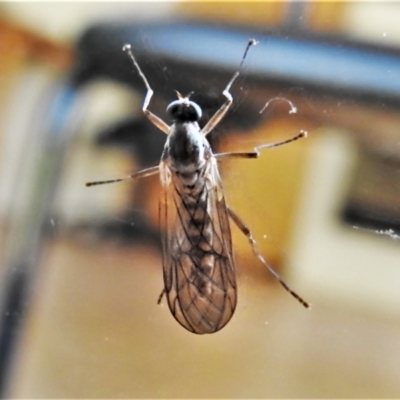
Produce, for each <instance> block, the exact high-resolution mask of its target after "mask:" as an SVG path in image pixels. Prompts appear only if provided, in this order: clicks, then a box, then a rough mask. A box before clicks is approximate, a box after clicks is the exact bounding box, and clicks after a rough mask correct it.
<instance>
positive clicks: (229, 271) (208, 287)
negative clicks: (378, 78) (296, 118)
mask: <svg viewBox="0 0 400 400" xmlns="http://www.w3.org/2000/svg"><path fill="white" fill-rule="evenodd" d="M160 176H161V182H162V186H163V193H162V197H161V200H160V221H161V226H162V227H163V228H164V229H163V234H162V235H163V271H164V285H165V293H166V295H167V300H168V305H169V308H170V310H171V312H172V314H173V316H174V317H175V319H176V320H177V321H178V322H179V323H180V324H181V325H182V326H183V327H184V328H186V329H187V330H189V331H191V332H193V333H197V334H204V333H213V332H216V331H218V330H220V329H221V328H223V327H224V326H225V325H226V324H227V323H228V321H229V320H230V319H231V317H232V315H233V313H234V311H235V307H236V276H235V267H234V264H233V256H232V240H231V232H230V227H229V221H228V213H227V210H226V204H225V199H224V196H223V191H222V185H221V181H220V177H219V173H218V168H217V163H216V160H215V158H214V156H212V157H211V158H210V159H209V160H207V161H206V165H205V167H203V168H202V170H201V172H200V173H199V176H198V178H197V181H196V183H195V184H194V185H192V186H190V187H188V186H185V185H184V184H183V183H182V182H181V179H179V176H178V175H176V174H175V173H174V172H172V171H171V170H170V169H169V168H168V166H167V165H166V164H165V163H164V162H163V161H162V162H161V164H160Z"/></svg>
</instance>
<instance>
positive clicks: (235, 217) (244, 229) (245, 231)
mask: <svg viewBox="0 0 400 400" xmlns="http://www.w3.org/2000/svg"><path fill="white" fill-rule="evenodd" d="M227 211H228V214H229V216H230V217H231V218H232V220H233V222H234V223H235V224H236V226H237V227H238V228H239V229H240V230H241V231H242V232H243V234H244V235H246V237H247V239H248V240H249V243H250V246H251V247H252V249H253V253H254V254H255V256H256V257H257V258H258V259H259V260H260V261H261V263H262V264H263V265H264V266H265V268H267V270H268V271H269V272H270V273H271V274H272V275H273V276H274V277H275V278H276V279H277V280H278V281H279V283H280V284H281V285H282V286H283V287H284V288H285V289H286V290H287V291H288V292H289V293H290V294H291V295H292V296H293V297H294V298H295V299H297V300H298V301H299V302H300V303H301V304H302V305H303V306H304V307H306V308H310V306H311V305H310V304H309V303H307V302H306V301H305V300H303V299H302V298H301V297H300V296H299V295H298V294H297V293H296V292H294V291H293V290H292V289H290V288H289V286H288V285H287V284H286V283H285V282H284V281H283V279H282V278H281V277H280V276H279V275H278V273H277V272H276V271H275V270H274V269H273V268H272V267H270V266H269V265H268V263H267V262H266V261H265V258H264V257H263V256H262V255H261V254H260V251H259V250H258V248H257V242H256V241H255V240H254V239H253V236H252V234H251V231H250V229H249V228H248V227H247V226H246V224H245V223H244V222H243V221H242V220H241V218H240V217H239V216H238V215H237V214H236V213H235V212H234V211H233V210H232V209H231V208H229V207H227Z"/></svg>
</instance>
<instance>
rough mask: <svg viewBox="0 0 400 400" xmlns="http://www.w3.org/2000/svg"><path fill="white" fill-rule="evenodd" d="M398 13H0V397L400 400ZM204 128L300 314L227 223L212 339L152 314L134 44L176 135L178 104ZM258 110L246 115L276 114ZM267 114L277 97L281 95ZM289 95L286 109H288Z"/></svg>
mask: <svg viewBox="0 0 400 400" xmlns="http://www.w3.org/2000/svg"><path fill="white" fill-rule="evenodd" d="M399 15H400V4H398V3H396V2H387V3H386V2H290V1H287V2H268V3H263V2H254V3H253V2H243V3H240V2H233V3H228V2H221V3H215V2H212V3H197V2H157V3H156V2H132V3H115V2H113V3H111V2H109V3H107V2H103V3H94V2H90V3H79V2H78V3H35V2H33V3H1V4H0V45H1V49H2V63H1V65H0V76H1V81H0V82H1V85H0V102H1V110H2V112H1V114H0V163H1V168H0V187H1V190H0V243H1V246H2V249H1V253H0V254H1V258H0V259H1V268H0V284H1V290H0V306H1V316H0V394H1V396H2V397H7V398H10V397H14V398H61V397H62V398H92V397H93V398H95V397H101V398H106V397H109V398H121V397H124V398H129V397H131V398H136V397H140V398H161V397H163V398H211V397H214V398H226V397H230V398H241V397H247V398H251V397H253V398H269V397H276V398H278V397H286V398H291V397H295V398H300V397H321V398H325V397H326V398H327V397H347V398H350V397H375V398H378V397H381V398H383V397H398V396H400V380H399V371H400V361H399V360H400V339H399V337H400V268H399V259H400V247H399V241H398V240H399V235H400V185H399V183H398V178H400V168H399V167H400V144H399V143H400V113H399V112H398V107H399V105H400V29H399V25H398V17H399ZM250 37H254V38H256V39H257V40H259V42H260V43H259V44H258V46H256V47H254V48H252V49H251V50H250V52H249V55H248V58H247V60H246V62H245V64H244V67H243V71H242V74H241V75H240V77H239V79H238V80H237V81H236V82H235V84H234V87H233V88H232V94H233V97H234V105H233V106H232V109H231V111H230V112H229V114H228V116H227V117H226V118H225V120H224V121H223V122H221V124H220V125H219V126H218V128H217V129H216V130H215V131H214V132H213V134H211V135H210V141H211V143H212V145H213V148H214V150H215V152H219V151H245V150H251V149H252V148H253V147H254V146H257V145H259V144H263V143H269V142H274V141H278V140H284V139H287V138H290V137H292V136H294V135H296V134H297V133H298V132H299V131H300V130H307V131H308V133H309V136H308V138H307V139H302V140H300V141H297V142H295V143H292V144H290V145H287V146H283V147H278V148H275V149H270V150H264V151H263V152H262V156H261V157H260V158H259V159H258V160H229V161H224V162H223V163H221V165H220V168H221V174H222V178H223V182H224V188H225V194H226V199H227V202H228V204H230V206H231V207H232V208H233V209H234V210H235V211H236V212H237V213H238V214H239V215H240V216H241V217H242V218H243V220H244V221H245V222H246V223H247V224H248V226H249V227H250V228H251V229H252V232H253V235H254V238H255V239H256V240H257V241H258V243H259V247H260V250H261V252H262V253H263V255H264V256H265V258H266V259H267V260H268V261H269V262H270V264H271V265H272V266H273V267H274V268H275V269H276V270H277V271H279V272H280V273H281V274H282V275H283V276H284V277H285V280H286V282H287V283H288V284H289V285H290V286H291V287H292V288H293V289H294V290H295V291H297V292H298V293H299V294H300V295H301V296H302V297H304V298H305V299H306V300H307V301H309V302H311V303H312V305H313V307H312V309H311V310H309V311H308V310H305V309H303V308H302V307H301V306H300V305H299V304H298V303H297V302H296V301H295V300H293V299H292V298H291V296H290V295H288V293H286V292H285V291H284V290H283V289H282V288H281V287H280V286H279V285H278V284H276V282H275V281H274V280H273V279H272V278H271V276H270V275H269V274H268V272H267V271H266V270H265V269H264V268H263V266H262V265H260V263H259V262H258V261H257V259H256V258H255V257H254V256H253V254H252V251H251V248H249V245H248V242H247V239H246V238H245V237H244V236H243V235H242V234H241V232H239V231H238V229H236V227H235V226H232V233H233V241H234V249H235V253H236V263H237V270H238V288H239V289H238V290H239V301H238V307H237V310H236V313H235V315H234V317H233V318H232V320H231V321H230V322H229V324H228V325H227V326H226V327H225V328H224V329H223V330H221V331H220V332H218V333H215V334H213V335H206V336H197V335H194V334H191V333H189V332H187V331H185V330H184V329H183V328H182V327H181V326H180V325H179V324H178V323H177V322H176V321H175V320H174V319H173V317H172V315H171V314H170V312H169V310H168V306H167V304H166V303H165V302H163V303H162V304H161V305H159V306H157V304H156V301H157V298H158V296H159V294H160V292H161V290H162V287H163V282H162V263H161V244H160V234H159V228H158V215H157V214H158V194H159V189H160V188H159V183H158V177H157V176H156V177H151V178H147V179H144V180H140V181H135V182H134V181H127V182H123V183H119V184H114V185H104V186H97V187H93V188H86V187H85V182H88V181H94V180H104V179H113V178H118V177H121V176H125V175H129V174H130V173H132V172H134V171H137V170H139V169H142V168H145V167H149V166H152V165H157V163H158V162H159V159H160V156H161V152H162V148H163V145H164V142H165V139H166V136H165V135H164V134H163V133H162V132H159V131H157V129H156V128H154V127H153V126H152V125H151V124H150V123H149V122H148V121H147V120H146V119H145V118H144V117H143V115H142V112H141V107H142V103H143V99H144V95H145V88H144V85H143V82H142V81H140V79H139V77H138V76H137V73H136V72H134V71H133V67H132V64H131V62H130V60H129V59H128V57H127V56H126V54H124V53H123V52H122V46H123V45H124V44H125V43H131V44H132V48H133V51H134V53H135V55H136V57H137V59H138V62H139V64H140V65H141V67H142V69H143V71H144V73H145V74H146V76H147V77H148V80H149V81H150V85H151V86H152V88H153V90H154V91H155V94H154V96H153V99H152V102H151V105H150V109H151V110H152V111H154V112H155V113H156V114H157V115H159V116H160V117H161V118H163V119H164V120H165V121H167V122H168V117H167V115H166V113H165V108H166V106H167V104H169V103H170V102H171V101H172V100H174V99H175V98H176V95H175V92H174V90H178V91H179V92H181V93H183V94H186V93H189V92H190V91H192V90H193V91H194V94H193V96H192V99H193V100H194V101H196V102H197V103H198V104H200V105H201V107H202V109H203V114H204V118H203V119H202V121H201V124H202V125H204V124H205V123H206V121H207V120H208V118H210V116H211V115H212V114H213V113H214V112H215V111H216V110H217V109H218V108H219V106H220V105H221V104H222V103H223V101H224V97H223V96H222V90H223V89H224V88H225V86H226V84H227V82H228V81H229V79H230V78H231V76H232V74H233V72H234V71H235V70H236V69H237V67H238V65H239V63H240V61H241V57H242V54H243V51H244V48H245V46H246V43H247V40H248V39H249V38H250ZM274 98H276V99H277V100H275V101H272V102H271V103H270V104H269V106H268V107H267V108H266V110H265V111H264V112H263V113H262V114H260V112H259V111H260V110H261V109H262V108H263V106H264V105H265V104H266V103H267V102H268V101H269V100H270V99H274ZM279 99H280V100H279ZM288 101H290V102H292V103H293V104H294V106H295V107H296V108H297V113H295V114H293V113H289V112H290V110H291V109H290V105H289V103H288Z"/></svg>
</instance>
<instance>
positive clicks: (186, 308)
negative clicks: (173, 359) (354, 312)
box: [86, 39, 310, 334]
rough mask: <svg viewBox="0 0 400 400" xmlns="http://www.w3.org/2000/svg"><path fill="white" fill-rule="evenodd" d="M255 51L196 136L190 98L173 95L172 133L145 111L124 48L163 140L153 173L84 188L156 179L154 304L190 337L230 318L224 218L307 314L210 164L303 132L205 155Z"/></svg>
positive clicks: (229, 254)
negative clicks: (157, 276) (159, 258)
mask: <svg viewBox="0 0 400 400" xmlns="http://www.w3.org/2000/svg"><path fill="white" fill-rule="evenodd" d="M256 44H257V42H256V41H255V40H254V39H250V40H249V42H248V44H247V46H246V49H245V52H244V54H243V57H242V61H241V63H240V66H239V69H238V70H237V71H236V72H235V73H234V75H233V77H232V79H231V80H230V81H229V83H228V85H227V86H226V88H225V89H224V91H223V92H222V93H223V95H224V96H225V98H226V100H225V103H224V104H223V105H222V106H221V107H220V109H219V110H218V111H217V112H216V113H215V114H214V115H213V116H212V117H211V119H210V120H209V121H208V122H207V123H206V125H205V126H204V127H203V128H202V129H201V128H200V127H199V124H198V121H199V120H200V118H201V115H202V110H201V108H200V106H199V105H198V104H196V103H195V102H193V101H191V100H190V99H189V97H190V95H188V96H186V97H184V96H182V95H180V94H179V93H177V95H178V100H175V101H173V102H172V103H170V104H169V105H168V107H167V113H168V114H169V115H170V117H171V119H172V125H171V126H169V125H168V124H166V123H165V122H164V121H163V120H162V119H161V118H159V117H158V116H156V115H155V114H153V113H152V112H151V111H150V110H149V109H148V106H149V103H150V100H151V97H152V96H153V90H152V89H151V87H150V85H149V83H148V81H147V79H146V77H145V75H144V74H143V72H142V70H141V69H140V67H139V64H138V63H137V62H136V59H135V57H134V55H133V52H132V50H131V46H130V45H129V44H127V45H125V46H124V47H123V50H124V51H126V52H127V53H128V55H129V57H130V58H131V59H132V61H133V64H134V66H135V68H136V70H137V72H138V73H139V75H140V77H141V78H142V80H143V82H144V84H145V86H146V89H147V93H146V96H145V99H144V103H143V107H142V110H143V113H144V114H145V115H146V117H147V118H148V119H149V120H150V121H151V122H152V123H153V124H154V125H155V126H156V127H158V128H159V129H160V130H161V131H163V132H164V133H165V134H167V135H168V136H167V141H166V144H165V147H164V151H163V153H162V156H161V161H160V164H159V165H158V166H155V167H151V168H147V169H144V170H141V171H139V172H136V173H134V174H132V175H130V176H128V177H125V178H120V179H112V180H107V181H97V182H88V183H87V184H86V186H94V185H100V184H105V183H113V182H120V181H123V180H126V179H137V178H144V177H147V176H150V175H155V174H159V175H160V181H161V186H162V194H161V198H160V206H159V212H160V222H161V226H163V227H165V229H163V232H162V246H163V276H164V289H163V291H162V292H161V294H160V296H159V299H158V304H160V302H161V300H162V298H163V296H164V295H165V296H166V298H167V301H168V306H169V309H170V310H171V313H172V315H173V316H174V318H175V319H176V320H177V321H178V322H179V323H180V324H181V325H182V326H183V327H184V328H186V329H187V330H188V331H190V332H193V333H196V334H205V333H214V332H217V331H219V330H220V329H222V328H223V327H224V326H225V325H226V324H227V323H228V322H229V320H230V319H231V318H232V315H233V314H234V312H235V308H236V303H237V284H236V269H235V264H234V260H233V250H232V239H231V230H230V224H229V220H230V219H231V220H232V221H233V222H234V223H235V224H236V225H237V227H238V228H239V229H240V230H241V231H242V232H243V234H244V235H246V237H247V239H248V241H249V243H250V245H251V247H252V249H253V252H254V254H255V256H256V257H257V258H258V259H259V261H260V262H261V263H262V264H263V265H264V266H265V267H266V268H267V270H268V271H269V272H270V273H271V274H272V275H273V276H274V277H275V278H276V279H277V280H278V281H279V282H280V284H281V285H282V286H283V287H284V288H285V289H286V290H287V291H288V292H289V293H290V294H291V295H292V296H293V297H295V298H296V299H297V300H298V301H299V302H300V303H301V304H302V305H303V306H304V307H306V308H309V307H310V305H309V303H307V302H306V301H305V300H303V299H302V298H301V297H300V296H299V295H298V294H297V293H295V292H294V291H293V290H292V289H290V288H289V287H288V285H287V284H286V283H285V282H284V281H283V280H282V278H281V277H280V276H279V275H278V274H277V273H276V272H275V271H274V270H273V269H272V268H271V267H270V266H269V265H268V263H267V262H266V260H265V259H264V257H263V256H262V255H261V253H260V252H259V250H258V248H257V243H256V241H255V240H254V239H253V236H252V234H251V231H250V230H249V228H248V227H247V226H246V225H245V223H244V222H243V221H242V220H241V219H240V217H239V216H238V215H237V214H236V213H235V212H234V211H233V210H232V209H231V208H229V206H228V205H227V204H226V202H225V197H224V192H223V187H222V182H221V178H220V175H219V171H218V166H217V161H219V160H223V159H226V158H258V157H259V155H260V150H261V149H264V148H272V147H277V146H281V145H284V144H286V143H290V142H293V141H295V140H297V139H300V138H302V137H305V136H306V135H307V133H306V132H305V131H300V133H299V134H298V135H297V136H294V137H292V138H290V139H288V140H285V141H282V142H277V143H270V144H264V145H261V146H258V147H255V148H254V150H253V151H251V152H233V153H220V154H213V153H212V151H211V147H210V145H209V143H208V141H207V139H206V136H207V135H208V134H209V133H210V132H211V131H212V130H213V129H214V128H215V127H216V126H217V124H218V123H219V122H220V121H221V119H222V118H223V117H224V116H225V115H226V113H227V111H228V109H229V107H230V106H231V104H232V102H233V98H232V95H231V93H230V89H231V86H232V84H233V83H234V81H235V80H236V78H237V77H238V76H239V73H240V69H241V67H242V64H243V62H244V60H245V58H246V55H247V52H248V50H249V49H250V47H251V46H253V45H256ZM264 108H265V107H264ZM263 110H264V109H263ZM263 110H262V111H263Z"/></svg>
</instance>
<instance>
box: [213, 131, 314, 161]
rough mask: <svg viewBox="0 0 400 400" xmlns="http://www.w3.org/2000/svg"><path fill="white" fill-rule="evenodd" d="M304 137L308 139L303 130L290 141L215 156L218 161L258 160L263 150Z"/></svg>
mask: <svg viewBox="0 0 400 400" xmlns="http://www.w3.org/2000/svg"><path fill="white" fill-rule="evenodd" d="M303 137H307V132H306V131H303V130H302V131H300V133H299V134H298V135H296V136H293V137H292V138H290V139H287V140H283V141H281V142H275V143H266V144H262V145H261V146H257V147H254V150H253V151H245V152H228V153H219V154H214V156H215V157H216V158H217V159H221V158H258V157H259V156H260V150H261V149H268V148H269V149H270V148H272V147H278V146H282V145H284V144H287V143H290V142H294V141H295V140H298V139H301V138H303Z"/></svg>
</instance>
